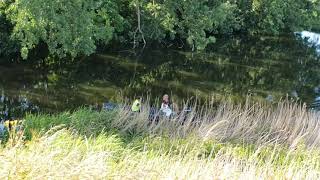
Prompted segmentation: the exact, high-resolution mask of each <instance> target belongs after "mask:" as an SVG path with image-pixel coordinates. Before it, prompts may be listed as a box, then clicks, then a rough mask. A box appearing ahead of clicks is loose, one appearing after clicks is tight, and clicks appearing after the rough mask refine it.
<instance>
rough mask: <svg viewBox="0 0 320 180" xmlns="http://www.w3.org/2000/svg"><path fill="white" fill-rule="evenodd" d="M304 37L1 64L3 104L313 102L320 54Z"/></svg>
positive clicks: (52, 107) (49, 107) (50, 107)
mask: <svg viewBox="0 0 320 180" xmlns="http://www.w3.org/2000/svg"><path fill="white" fill-rule="evenodd" d="M301 37H302V38H301ZM303 38H306V37H305V36H303V34H298V35H297V34H296V35H288V36H283V37H280V38H279V37H259V38H245V37H230V38H228V39H223V38H220V40H219V41H218V42H217V43H216V44H214V45H212V46H210V47H209V48H208V49H207V50H206V51H205V52H188V51H184V50H183V49H180V48H178V47H177V48H158V47H157V48H156V47H147V48H145V49H139V50H132V49H130V48H119V49H112V50H107V51H104V52H100V53H97V54H95V55H92V56H90V57H86V58H80V59H76V60H74V61H73V62H70V61H65V60H53V59H47V60H46V61H43V60H38V59H35V60H29V61H27V62H20V63H4V62H3V63H1V65H0V95H1V98H0V104H1V103H2V104H5V103H9V104H11V106H14V107H17V109H23V108H25V109H28V108H30V107H31V106H32V108H33V110H37V109H40V110H43V111H48V112H56V111H62V110H66V109H72V108H76V107H79V106H84V105H92V104H96V103H97V104H100V103H102V102H105V101H114V102H117V101H119V99H120V98H121V97H129V98H130V97H131V98H132V97H133V96H135V95H149V96H150V97H151V98H152V99H155V98H158V97H160V96H161V95H162V94H164V93H168V94H171V95H172V97H173V98H174V99H176V100H181V99H186V98H189V97H194V96H196V97H198V98H200V99H201V98H202V99H206V98H208V97H212V96H213V97H215V98H216V99H224V98H228V99H232V100H235V101H241V100H243V99H245V98H246V96H247V95H251V96H252V97H253V98H254V99H256V100H263V101H264V100H266V101H273V102H276V101H277V100H279V99H280V98H284V97H289V98H294V99H297V100H299V101H301V102H307V103H312V102H313V101H314V99H315V98H316V97H317V96H318V95H319V94H318V93H319V92H320V86H319V85H320V55H319V54H320V53H317V46H315V44H316V43H315V42H310V41H309V40H310V38H309V39H308V38H306V39H303ZM308 41H309V42H308ZM312 44H313V45H312ZM318 51H319V49H318ZM39 59H41V58H39ZM29 106H30V107H29ZM0 108H1V106H0ZM17 111H18V110H17Z"/></svg>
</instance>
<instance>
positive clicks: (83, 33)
mask: <svg viewBox="0 0 320 180" xmlns="http://www.w3.org/2000/svg"><path fill="white" fill-rule="evenodd" d="M103 5H104V4H103V3H101V2H99V1H98V2H97V1H94V0H74V1H69V0H60V1H51V0H31V1H30V0H16V1H14V3H12V4H10V5H9V7H8V8H7V9H6V13H7V17H8V19H9V20H10V21H11V22H12V23H13V25H14V28H13V31H12V36H13V37H14V38H15V39H17V40H18V41H19V43H20V45H21V56H22V57H23V58H27V56H28V52H29V50H31V49H33V48H35V46H37V45H38V44H39V43H40V42H44V43H45V44H46V45H47V46H48V49H49V52H50V54H52V55H54V56H58V57H60V58H61V57H65V56H67V55H69V56H71V57H76V56H77V55H80V54H83V55H90V54H91V53H93V52H94V51H95V49H96V42H97V41H103V42H104V43H107V42H108V41H109V40H110V39H111V38H112V33H113V31H114V28H113V27H112V26H111V20H110V17H109V15H108V14H107V13H106V12H107V11H108V9H107V8H105V6H103ZM113 22H114V21H113ZM118 28H119V27H118Z"/></svg>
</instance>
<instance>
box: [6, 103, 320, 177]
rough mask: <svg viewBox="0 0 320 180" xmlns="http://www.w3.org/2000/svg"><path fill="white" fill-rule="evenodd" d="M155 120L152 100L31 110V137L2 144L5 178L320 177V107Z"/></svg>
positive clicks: (205, 110) (202, 112)
mask: <svg viewBox="0 0 320 180" xmlns="http://www.w3.org/2000/svg"><path fill="white" fill-rule="evenodd" d="M193 107H194V108H193V111H192V112H189V113H181V114H180V115H178V116H176V117H174V118H172V119H165V118H164V119H160V120H159V121H150V119H149V117H148V116H149V110H150V109H149V106H148V105H147V104H146V105H145V106H144V108H143V110H142V112H141V113H137V114H132V113H131V112H130V111H128V110H127V109H126V108H123V109H118V110H115V111H102V112H96V111H92V110H89V109H79V110H77V111H75V112H72V113H71V112H65V113H61V114H58V115H29V116H27V117H26V120H25V123H24V125H25V136H26V140H24V141H17V143H16V144H11V145H7V146H4V147H2V149H0V165H1V167H2V168H0V178H1V176H2V177H3V178H10V179H11V178H13V179H25V178H26V179H32V178H34V179H43V178H53V179H60V178H67V179H89V178H94V179H234V178H236V179H248V178H249V179H257V178H262V179H318V178H320V150H319V143H320V142H319V133H320V130H319V128H320V126H319V114H318V113H317V112H311V111H308V110H307V109H306V108H305V107H304V106H301V105H299V104H295V103H290V102H287V101H283V102H280V103H278V104H277V105H276V106H267V105H262V104H253V103H250V102H247V103H246V104H244V105H232V104H230V103H225V104H221V105H219V106H218V107H214V106H213V105H212V103H208V104H207V105H204V106H196V105H193Z"/></svg>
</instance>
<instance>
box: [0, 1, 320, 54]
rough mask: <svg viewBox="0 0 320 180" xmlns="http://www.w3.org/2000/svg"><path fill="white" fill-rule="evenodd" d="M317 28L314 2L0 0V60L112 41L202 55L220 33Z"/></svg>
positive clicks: (83, 50)
mask: <svg viewBox="0 0 320 180" xmlns="http://www.w3.org/2000/svg"><path fill="white" fill-rule="evenodd" d="M319 26H320V0H0V55H1V56H5V55H7V54H10V53H14V52H20V54H21V57H22V58H24V59H26V58H28V55H29V53H30V51H31V50H33V49H35V48H37V47H39V46H41V47H46V49H47V51H48V53H49V55H51V56H55V57H58V58H64V57H72V58H73V57H77V56H79V55H90V54H92V53H94V52H95V50H96V48H97V46H104V45H108V44H111V43H114V42H120V43H126V44H129V43H132V45H133V46H134V47H137V46H139V45H145V44H146V43H149V42H158V43H173V42H178V43H179V44H183V45H185V46H187V47H188V48H190V49H192V50H203V49H204V48H206V46H207V45H208V44H210V43H214V42H215V41H216V38H217V37H218V36H220V35H226V34H239V33H241V34H249V35H255V34H258V35H259V34H268V35H269V34H270V35H278V34H280V33H287V32H293V31H299V30H302V29H305V30H310V29H312V28H314V29H320V27H319Z"/></svg>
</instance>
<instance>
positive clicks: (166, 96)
mask: <svg viewBox="0 0 320 180" xmlns="http://www.w3.org/2000/svg"><path fill="white" fill-rule="evenodd" d="M162 102H164V103H169V95H168V94H165V95H163V97H162Z"/></svg>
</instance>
